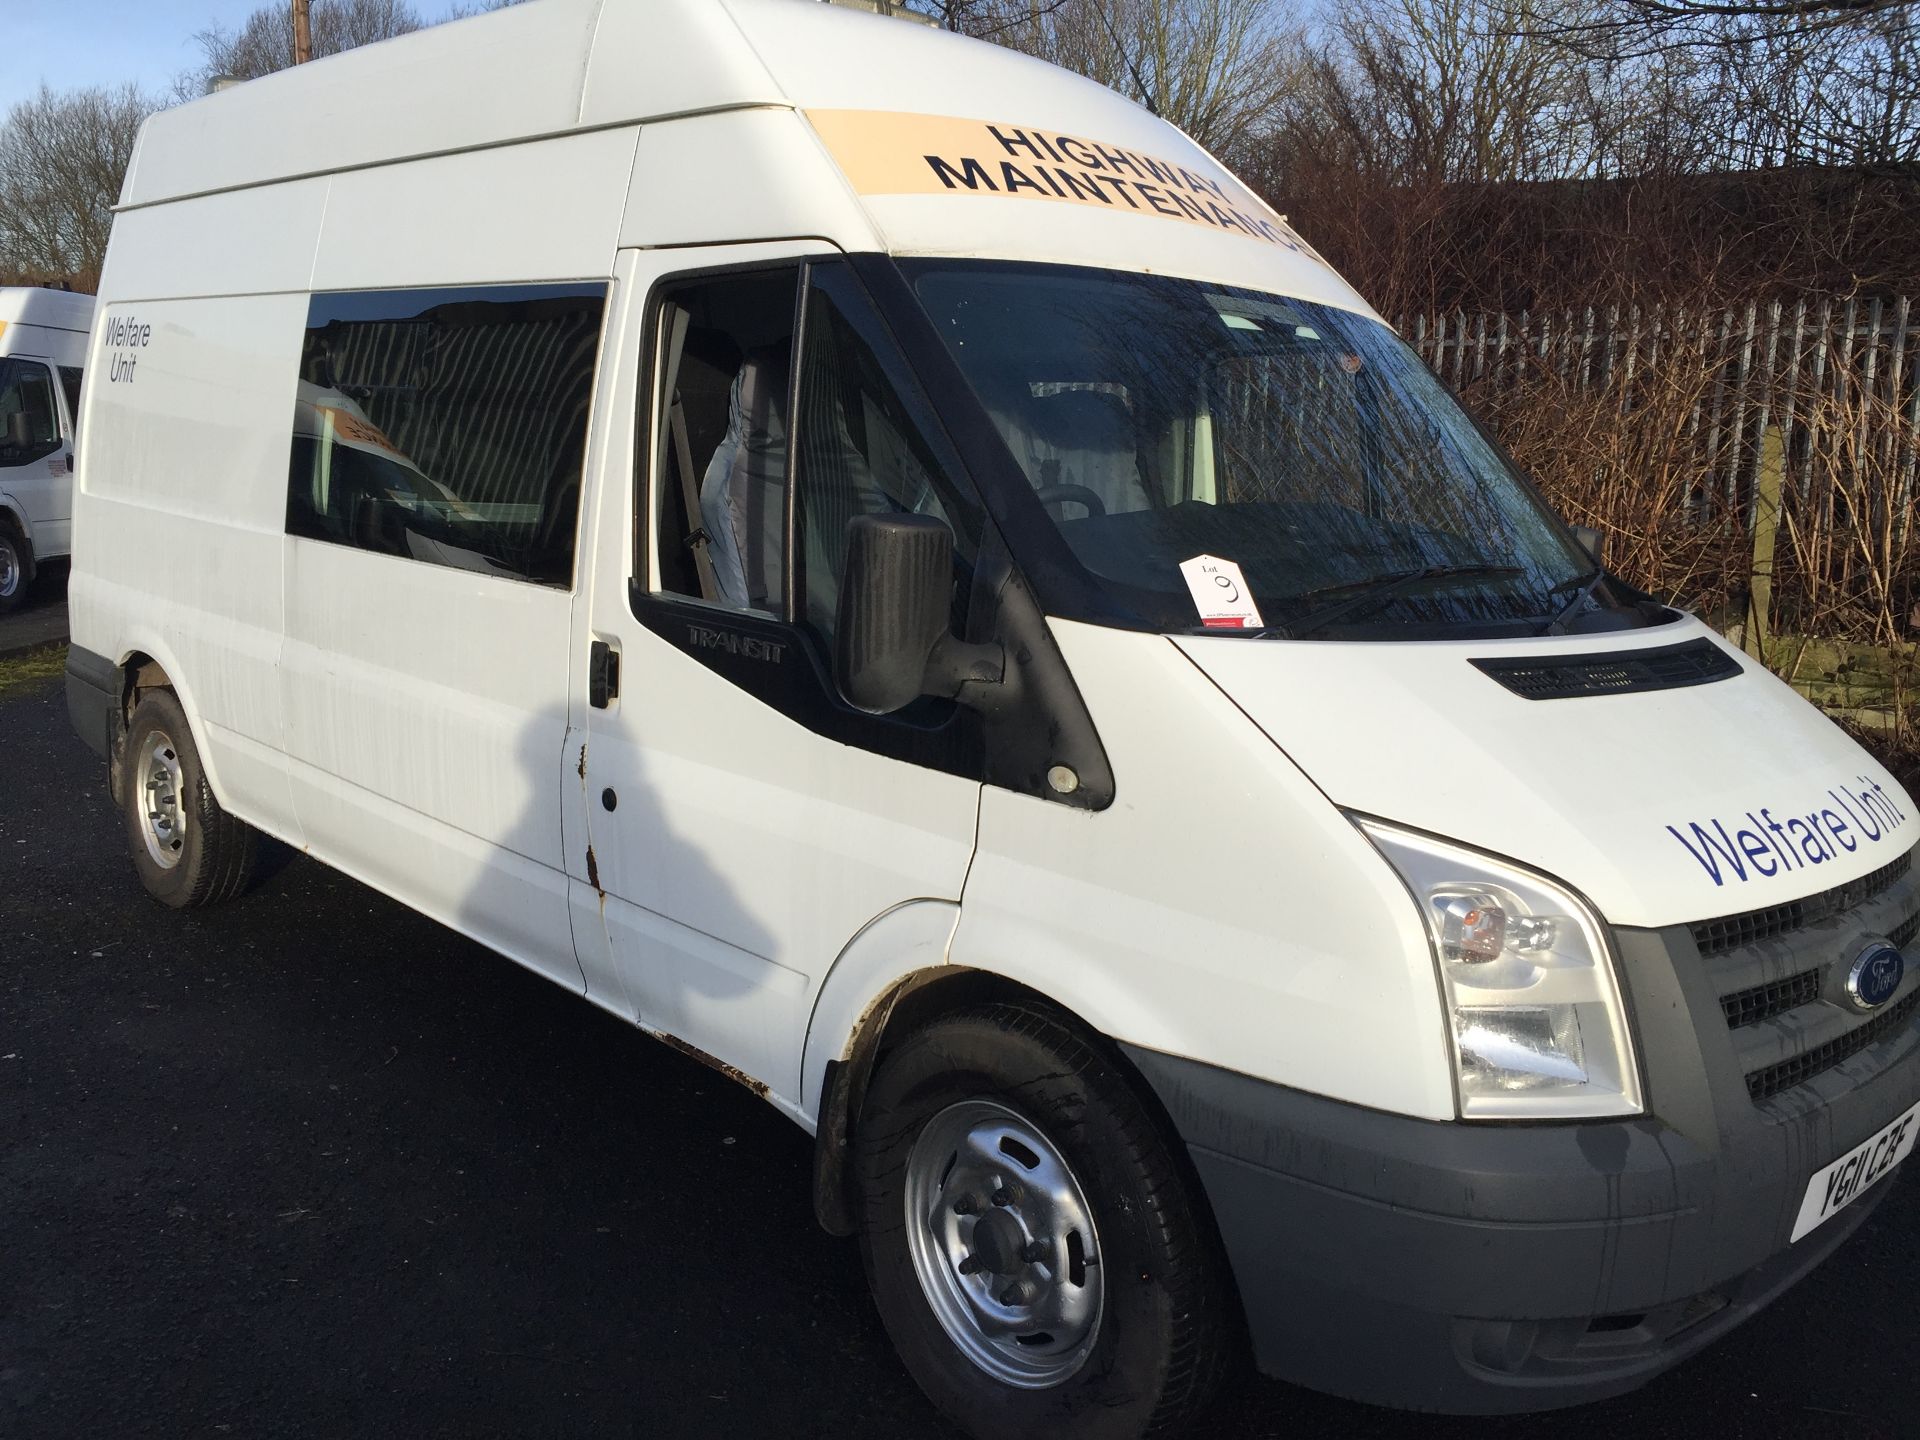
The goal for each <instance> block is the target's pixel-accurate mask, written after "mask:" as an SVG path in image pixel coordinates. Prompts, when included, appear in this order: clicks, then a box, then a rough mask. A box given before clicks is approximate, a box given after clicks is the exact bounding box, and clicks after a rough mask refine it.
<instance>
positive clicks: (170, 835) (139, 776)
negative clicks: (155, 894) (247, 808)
mask: <svg viewBox="0 0 1920 1440" xmlns="http://www.w3.org/2000/svg"><path fill="white" fill-rule="evenodd" d="M133 774H134V779H135V781H136V783H137V784H138V785H139V787H140V788H139V790H138V791H137V792H136V793H135V795H134V802H135V803H136V804H138V805H139V806H140V838H141V839H142V840H144V841H146V842H147V854H148V855H149V856H151V857H152V859H153V863H154V864H156V865H158V866H159V867H160V868H161V869H162V870H171V869H173V867H174V866H176V865H178V864H179V863H180V856H181V854H182V853H183V852H184V851H185V849H186V845H187V812H186V807H185V806H184V805H182V804H181V803H180V752H179V750H178V749H177V748H176V747H175V745H174V743H173V737H172V736H170V735H168V734H167V732H166V731H164V730H154V731H151V732H150V733H149V734H148V735H147V738H146V742H145V743H144V744H142V745H141V747H140V760H139V763H138V764H137V765H135V766H134V770H133Z"/></svg>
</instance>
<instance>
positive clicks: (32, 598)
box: [0, 559, 68, 656]
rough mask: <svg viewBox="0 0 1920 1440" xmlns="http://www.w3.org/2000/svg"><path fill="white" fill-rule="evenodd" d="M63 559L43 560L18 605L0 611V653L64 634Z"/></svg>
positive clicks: (65, 604) (62, 638) (65, 573)
mask: <svg viewBox="0 0 1920 1440" xmlns="http://www.w3.org/2000/svg"><path fill="white" fill-rule="evenodd" d="M67 571H68V565H67V562H66V561H65V560H64V559H62V560H45V561H42V562H41V565H40V573H39V575H38V576H36V577H35V578H34V582H33V588H32V589H31V590H29V591H28V592H27V593H26V595H25V596H23V597H22V599H21V604H20V608H19V609H17V610H15V611H14V612H13V613H12V614H10V615H0V656H6V655H11V654H14V653H15V652H17V651H20V650H30V649H32V648H33V647H34V646H36V645H45V644H48V643H50V642H52V641H55V640H64V639H66V638H67Z"/></svg>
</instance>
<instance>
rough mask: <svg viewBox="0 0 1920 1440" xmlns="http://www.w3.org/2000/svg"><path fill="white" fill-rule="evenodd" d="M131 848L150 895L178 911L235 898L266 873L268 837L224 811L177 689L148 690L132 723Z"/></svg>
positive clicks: (128, 779) (128, 781) (128, 771)
mask: <svg viewBox="0 0 1920 1440" xmlns="http://www.w3.org/2000/svg"><path fill="white" fill-rule="evenodd" d="M126 747H127V748H126V752H125V754H126V763H125V770H124V776H125V779H124V786H125V795H124V796H123V804H122V807H121V808H122V810H123V811H124V818H125V821H126V831H127V849H128V851H129V853H131V854H132V856H133V868H134V869H135V870H137V871H139V872H140V883H141V884H142V885H144V886H146V887H147V893H148V894H149V895H151V896H153V898H154V899H156V900H158V901H160V902H161V903H162V904H165V905H171V906H173V907H174V908H175V909H176V910H182V909H188V908H191V907H195V906H200V905H215V904H218V903H219V902H220V901H222V900H230V899H232V898H233V897H234V896H236V895H238V894H239V893H240V892H241V891H243V890H245V889H246V888H247V886H248V885H249V884H251V883H252V881H253V879H254V876H255V875H256V874H257V873H258V871H259V868H260V860H261V855H262V842H263V837H262V836H261V834H260V832H259V831H257V830H255V829H254V828H253V827H252V826H250V825H248V824H246V823H245V822H244V821H241V820H237V819H235V818H234V817H233V816H231V815H229V814H228V813H227V812H226V811H225V810H222V809H221V808H220V802H219V801H218V800H215V799H214V798H213V788H212V787H211V786H209V785H208V784H207V776H206V771H205V770H204V769H203V768H202V767H201V764H200V752H199V751H198V750H197V749H196V748H195V747H194V743H193V733H192V731H190V730H189V729H188V728H187V714H186V711H184V710H182V709H181V708H180V702H179V700H177V699H176V698H175V697H174V695H173V693H172V692H171V691H167V690H149V691H148V692H147V693H146V694H145V696H143V697H142V698H141V701H140V703H139V705H137V706H136V707H135V708H134V712H133V719H132V721H131V722H130V723H129V724H128V726H127V738H126Z"/></svg>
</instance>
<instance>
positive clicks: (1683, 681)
mask: <svg viewBox="0 0 1920 1440" xmlns="http://www.w3.org/2000/svg"><path fill="white" fill-rule="evenodd" d="M1469 663H1471V664H1472V665H1474V666H1475V667H1476V668H1477V669H1479V670H1480V672H1481V673H1482V674H1485V675H1488V676H1490V677H1492V678H1493V679H1495V680H1498V681H1499V682H1500V683H1501V684H1502V685H1504V686H1506V687H1507V689H1509V690H1511V691H1512V692H1513V693H1514V694H1516V695H1518V696H1520V697H1522V698H1523V699H1526V700H1571V699H1573V698H1575V697H1576V696H1581V695H1632V694H1635V693H1637V692H1639V691H1643V690H1677V689H1679V688H1680V687H1682V686H1685V685H1706V684H1709V683H1711V682H1712V681H1715V680H1727V679H1730V678H1732V677H1733V676H1735V675H1738V674H1739V673H1740V662H1739V661H1738V660H1736V659H1734V658H1733V656H1731V655H1729V654H1728V653H1727V652H1726V651H1725V650H1722V649H1721V648H1720V647H1719V646H1718V645H1716V644H1714V643H1713V642H1712V641H1711V640H1707V639H1704V638H1703V639H1699V640H1688V641H1686V642H1684V643H1682V644H1679V645H1662V646H1658V647H1656V648H1654V649H1651V650H1616V651H1611V652H1609V653H1606V654H1598V655H1562V656H1559V657H1557V658H1556V659H1553V660H1543V659H1536V658H1533V657H1531V656H1528V657H1524V658H1522V657H1518V656H1503V657H1500V658H1497V659H1485V660H1472V661H1470V662H1469Z"/></svg>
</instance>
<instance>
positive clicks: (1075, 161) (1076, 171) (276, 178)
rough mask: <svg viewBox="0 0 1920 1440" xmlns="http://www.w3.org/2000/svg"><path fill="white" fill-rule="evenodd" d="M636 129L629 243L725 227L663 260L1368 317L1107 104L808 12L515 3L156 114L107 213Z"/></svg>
mask: <svg viewBox="0 0 1920 1440" xmlns="http://www.w3.org/2000/svg"><path fill="white" fill-rule="evenodd" d="M776 117H778V123H775V122H776ZM734 120H738V121H741V122H742V123H740V124H732V123H730V122H732V121H734ZM669 122H671V123H669ZM679 122H689V123H686V124H685V125H684V131H685V133H686V135H687V136H688V139H687V140H686V141H685V143H684V145H683V144H682V142H681V140H680V138H679V135H680V127H679ZM747 122H752V123H747ZM634 126H638V127H639V129H640V133H641V145H642V149H643V151H646V152H648V153H649V154H651V155H653V156H654V157H656V158H657V157H658V156H659V155H660V154H661V153H664V152H669V151H672V152H677V153H678V154H679V158H680V161H681V163H680V164H679V167H678V169H677V170H676V171H675V173H674V175H673V176H672V178H671V181H670V183H663V184H661V186H660V188H659V190H658V191H657V193H658V194H659V195H660V199H661V203H660V205H659V206H658V208H657V210H655V211H654V212H653V213H652V216H651V218H647V219H645V220H644V221H643V223H642V224H641V227H640V233H638V234H635V233H633V232H631V231H629V232H623V238H622V243H623V244H628V245H631V244H635V243H639V244H647V243H668V240H669V239H670V238H671V237H669V235H668V232H669V231H671V230H672V229H673V225H672V223H671V222H672V220H673V217H674V216H676V215H681V214H687V213H692V212H696V211H697V212H701V213H704V214H708V215H713V214H716V213H717V212H718V210H720V209H725V210H727V211H728V214H729V218H728V220H727V222H726V223H727V225H728V226H730V227H731V228H727V229H724V230H722V229H716V228H713V227H712V226H709V227H708V228H707V229H706V230H705V231H703V232H702V233H698V234H692V235H687V236H679V237H678V240H677V242H676V243H687V242H689V241H710V240H711V241H720V240H736V241H738V240H750V239H764V238H768V237H778V236H794V235H816V236H820V237H822V238H824V239H827V240H828V241H830V242H833V243H840V244H843V245H847V246H851V247H866V248H871V247H872V246H873V245H875V244H876V242H877V243H878V245H879V246H880V248H883V249H886V250H889V251H891V252H892V253H894V254H899V255H907V254H939V255H959V256H978V257H997V258H1005V259H1012V260H1049V261H1054V262H1056V263H1066V264H1083V265H1102V266H1109V267H1118V268H1123V269H1135V270H1141V271H1159V272H1161V273H1170V274H1180V275H1186V276H1190V277H1194V278H1205V279H1210V280H1215V281H1222V282H1226V283H1231V284H1245V285H1249V286H1253V287H1255V288H1260V289H1267V290H1273V291H1278V292H1281V293H1286V294H1291V295H1296V296H1299V297H1301V298H1306V299H1319V300H1323V301H1326V302H1328V303H1332V304H1336V305H1341V306H1345V307H1347V308H1351V309H1355V310H1360V311H1366V308H1367V307H1366V305H1365V302H1364V301H1362V300H1361V299H1360V297H1359V296H1357V295H1355V294H1354V293H1353V291H1352V290H1351V289H1350V288H1349V287H1348V286H1347V285H1346V284H1345V282H1344V281H1342V280H1341V279H1340V278H1339V277H1338V276H1337V275H1335V274H1334V272H1333V271H1332V270H1331V269H1330V268H1328V267H1327V265H1326V264H1325V262H1324V261H1323V260H1321V259H1320V257H1319V256H1318V255H1316V254H1314V253H1313V251H1312V249H1311V247H1309V246H1308V245H1307V244H1306V243H1305V242H1304V241H1303V240H1301V239H1300V237H1299V236H1298V235H1297V234H1296V233H1295V232H1294V231H1293V230H1292V229H1291V228H1290V227H1289V226H1288V225H1287V223H1286V221H1285V219H1284V217H1282V216H1280V215H1278V214H1276V213H1274V212H1273V210H1271V209H1270V208H1269V207H1268V206H1267V205H1266V203H1265V202H1264V201H1262V200H1261V199H1260V198H1258V197H1257V196H1255V195H1254V194H1253V193H1252V192H1251V191H1249V190H1248V189H1247V188H1246V187H1245V186H1244V185H1242V184H1241V183H1240V182H1239V181H1238V180H1236V179H1235V178H1234V177H1233V176H1232V175H1231V173H1230V172H1228V171H1227V170H1226V168H1225V167H1224V166H1222V165H1221V164H1220V163H1219V162H1218V161H1217V160H1215V159H1214V158H1213V157H1212V156H1211V155H1208V154H1207V153H1206V152H1205V151H1204V150H1203V149H1201V148H1200V147H1199V146H1198V145H1196V144H1195V143H1194V142H1193V141H1192V140H1191V139H1189V138H1188V137H1187V136H1186V135H1185V134H1183V133H1182V132H1180V131H1179V130H1177V129H1176V128H1174V127H1173V126H1171V125H1169V124H1167V123H1166V122H1164V121H1162V120H1160V119H1158V118H1157V117H1155V116H1154V115H1152V114H1150V113H1149V112H1147V111H1146V110H1144V109H1142V108H1141V107H1140V106H1138V105H1135V104H1134V103H1133V102H1132V101H1130V100H1128V99H1126V98H1125V97H1123V96H1121V95H1118V94H1116V93H1115V92H1113V91H1112V90H1109V89H1108V88H1106V87H1105V86H1103V85H1099V84H1096V83H1094V82H1093V81H1091V80H1088V79H1085V78H1084V77H1082V76H1079V75H1075V74H1073V73H1071V72H1069V71H1066V70H1062V69H1059V68H1058V67H1056V66H1053V65H1048V64H1046V63H1044V62H1043V61H1039V60H1036V59H1033V58H1031V57H1030V56H1026V55H1022V54H1019V53H1017V52H1015V51H1012V50H1008V49H1006V48H1004V47H1002V46H998V45H992V44H988V43H986V42H984V41H977V40H971V39H967V38H965V37H963V36H958V35H954V34H951V33H949V32H947V31H943V30H939V29H934V28H930V27H926V26H920V25H910V24H905V23H902V22H901V21H899V20H897V19H893V18H891V17H885V16H880V15H875V14H870V13H867V12H864V11H861V10H857V9H853V8H850V7H847V6H839V5H830V4H822V3H818V0H533V3H528V4H522V5H515V6H510V7H508V8H506V9H504V10H499V11H494V12H491V13H488V14H485V15H480V16H475V17H473V18H471V19H467V20H461V21H456V22H453V23H450V24H445V25H439V26H435V27H432V28H430V29H428V30H423V31H420V32H417V33H415V34H412V35H406V36H402V37H400V38H398V39H395V40H389V41H385V42H383V43H381V44H377V45H369V46H366V47H363V48H361V49H358V50H354V51H350V52H348V53H346V54H344V55H337V56H333V57H330V58H328V59H325V60H320V61H316V62H314V63H312V64H308V65H301V66H297V67H295V68H293V69H291V70H285V71H282V72H280V73H278V74H276V75H270V76H267V77H265V78H263V79H259V80H254V81H250V82H248V83H246V84H242V85H237V86H233V87H231V88H230V89H227V90H224V91H221V92H219V93H217V94H214V95H210V96H207V97H206V98H205V99H201V100H197V101H194V102H193V103H191V104H188V105H183V106H180V107H179V108H177V109H174V110H168V111H164V112H162V113H161V114H158V115H156V116H154V117H153V118H152V119H150V120H149V121H148V122H147V124H146V126H145V128H144V129H143V130H142V132H141V137H140V143H139V145H138V147H137V148H136V150H135V155H134V161H133V164H132V166H131V167H130V168H129V170H128V173H127V180H126V186H125V189H124V191H123V194H122V208H123V210H133V211H140V210H145V209H149V208H151V207H156V206H164V205H166V204H167V203H168V202H170V201H178V200H186V199H189V198H192V197H198V196H212V195H217V194H223V193H227V192H234V191H243V190H247V189H251V188H254V187H259V186H265V185H272V184H276V183H279V182H299V181H304V180H306V179H308V178H318V177H325V176H341V175H344V174H347V173H350V172H360V171H364V170H367V169H369V168H371V167H382V166H388V165H395V164H400V163H404V162H409V161H416V160H425V159H427V158H428V157H437V156H451V155H454V154H457V153H460V152H475V151H486V150H489V149H492V148H496V147H500V146H504V145H512V144H515V143H518V142H525V141H534V140H547V139H558V138H560V137H566V136H576V135H581V134H583V133H585V132H611V131H616V130H621V129H628V128H631V127H634ZM669 132H671V133H669ZM649 137H651V138H649ZM703 137H704V138H703ZM729 147H732V148H729ZM502 173H503V174H504V173H506V171H505V170H504V169H503V171H502ZM554 178H556V180H558V179H560V178H561V177H554ZM583 183H584V182H583ZM594 183H597V184H604V183H605V181H604V179H603V180H600V181H597V182H594ZM634 183H635V184H636V185H637V184H640V183H642V181H641V179H640V172H639V171H638V170H636V172H635V180H634ZM648 183H652V182H651V181H649V182H648ZM689 186H691V187H692V190H691V191H690V190H689V188H688V187H689ZM730 186H731V187H732V188H731V189H729V187H730ZM650 193H655V192H650ZM829 197H831V202H832V203H831V205H828V204H827V203H826V202H827V200H828V198H829ZM488 198H489V200H490V201H491V200H492V199H493V198H494V197H488ZM1034 201H1044V202H1047V203H1045V204H1039V205H1036V204H1034V203H1032V202H1034ZM720 202H725V203H720ZM497 203H498V205H499V206H500V207H501V210H502V213H510V212H512V211H513V208H514V206H515V204H516V197H515V195H513V194H511V193H502V194H500V195H499V196H498V197H497ZM834 207H838V208H837V209H835V208H834ZM829 210H832V215H829V214H828V213H827V212H828V211H829ZM834 215H837V216H839V217H842V218H841V219H840V220H836V219H834V218H833V216H834ZM843 221H844V223H843ZM248 223H250V224H251V223H255V222H253V221H251V220H249V222H248ZM822 225H826V226H827V227H828V228H824V229H823V228H820V227H821V226H822ZM116 233H117V232H116ZM1367 313H1371V312H1367Z"/></svg>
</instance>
